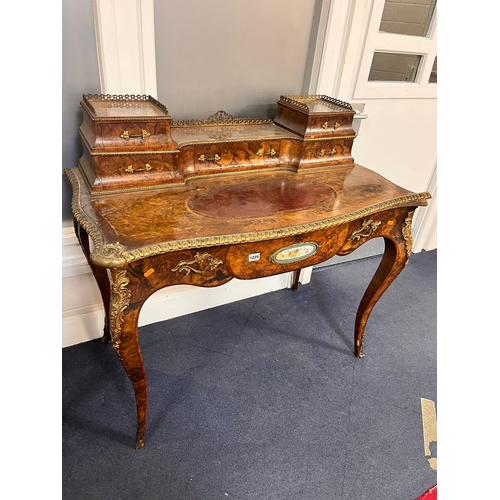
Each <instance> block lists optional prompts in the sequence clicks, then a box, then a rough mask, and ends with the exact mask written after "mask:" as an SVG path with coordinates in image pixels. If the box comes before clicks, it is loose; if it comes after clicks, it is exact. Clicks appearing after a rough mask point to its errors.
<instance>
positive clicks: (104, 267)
mask: <svg viewBox="0 0 500 500" xmlns="http://www.w3.org/2000/svg"><path fill="white" fill-rule="evenodd" d="M107 101H112V104H113V106H118V110H119V111H120V113H121V112H123V107H122V106H123V103H124V102H125V103H127V104H129V103H130V102H132V103H139V110H140V111H139V113H140V114H141V119H142V118H144V116H145V115H147V113H146V112H145V111H144V109H141V106H142V105H143V104H144V103H146V104H147V105H150V104H151V103H152V104H153V105H154V106H155V109H160V111H161V112H162V113H163V114H162V115H161V113H159V114H160V115H161V118H160V119H159V120H158V122H156V123H154V127H156V128H153V130H151V132H148V130H147V128H146V126H145V125H144V123H140V124H139V127H138V129H137V130H133V126H134V125H135V124H136V123H137V121H138V120H137V117H134V119H135V122H133V123H132V121H130V120H131V119H130V118H129V115H130V114H133V113H135V112H136V110H137V109H136V108H132V110H130V109H127V110H126V111H127V118H126V119H124V118H123V116H121V117H120V116H119V117H116V116H114V117H113V118H114V119H115V121H114V122H112V123H111V125H112V126H116V127H117V130H118V132H119V133H117V134H114V132H112V133H110V132H109V131H108V132H106V134H110V135H111V136H113V137H118V136H121V139H122V140H123V141H125V142H126V143H127V144H126V146H127V147H129V146H130V144H131V143H130V142H128V141H131V140H133V139H131V137H132V136H135V137H136V139H135V140H136V144H135V147H130V149H128V150H126V149H125V148H124V147H122V149H120V148H114V149H113V147H114V146H113V144H111V147H110V148H108V151H106V150H105V148H103V151H101V152H99V151H97V149H98V147H97V146H96V144H97V145H98V144H99V140H98V136H99V133H101V132H102V130H104V129H105V125H106V123H105V120H104V119H103V121H102V122H99V111H98V110H96V108H97V106H96V103H99V104H103V103H104V104H108V103H107ZM289 101H291V103H290V102H289ZM87 103H89V106H91V108H89V109H90V111H88V110H87V113H88V116H89V117H90V118H85V119H84V125H83V126H82V128H81V130H80V135H81V137H82V140H83V141H84V146H85V147H86V148H87V153H84V155H83V156H82V159H81V160H80V164H79V166H78V167H75V168H71V169H66V171H65V172H66V174H67V176H68V178H69V179H70V182H71V185H72V188H73V198H72V210H73V214H74V220H75V230H76V234H77V237H78V239H79V241H80V244H81V247H82V249H83V252H84V253H85V255H86V257H87V259H88V262H89V265H90V267H91V269H92V272H93V274H94V276H95V278H96V281H97V283H98V285H99V289H100V291H101V294H102V299H103V303H104V309H105V318H106V319H105V326H104V336H103V340H105V341H107V342H111V344H112V346H113V349H114V350H115V352H116V354H117V355H118V357H119V359H120V361H121V362H122V364H123V367H124V368H125V371H126V373H127V375H128V377H129V378H130V380H131V382H132V386H133V389H134V394H135V398H136V407H137V434H136V448H141V447H142V446H143V445H144V438H145V430H146V414H147V401H148V396H147V382H146V373H145V368H144V364H143V360H142V356H141V350H140V345H139V340H138V319H139V314H140V311H141V307H142V306H143V304H144V302H145V301H146V299H147V298H148V297H149V296H150V295H152V294H153V293H154V292H156V291H158V290H160V289H161V288H163V287H166V286H171V285H177V284H188V285H194V286H203V287H216V286H219V285H222V284H224V283H226V282H228V281H229V280H231V279H232V278H239V279H243V280H250V279H254V278H260V277H264V276H271V275H275V274H279V273H285V272H291V271H293V272H295V277H296V280H295V285H294V288H296V283H297V280H298V274H299V272H300V270H301V269H302V268H304V267H308V266H312V265H315V264H318V263H321V262H324V261H325V260H327V259H330V258H331V257H333V256H334V255H346V254H348V253H350V252H352V251H353V250H355V249H356V248H358V247H359V246H360V245H362V244H363V243H364V242H366V241H368V240H370V239H372V238H378V237H381V238H383V239H384V240H385V251H384V254H383V257H382V260H381V262H380V265H379V267H378V269H377V271H376V273H375V275H374V277H373V279H372V281H371V283H370V284H369V286H368V288H367V290H366V292H365V294H364V296H363V298H362V300H361V303H360V305H359V309H358V312H357V316H356V320H355V326H354V353H355V355H356V356H358V357H362V356H363V332H364V329H365V325H366V322H367V319H368V316H369V315H370V313H371V311H372V309H373V307H374V305H375V303H376V302H377V301H378V299H379V298H380V296H381V295H382V293H383V292H384V291H385V290H386V289H387V287H388V286H389V285H390V284H391V283H392V281H393V280H394V279H395V278H396V276H397V275H398V274H399V273H400V272H401V271H402V269H403V268H404V266H405V265H406V264H407V263H408V259H409V258H410V254H411V248H412V236H411V221H412V216H413V213H414V211H415V209H416V208H417V207H418V206H421V205H426V204H427V199H428V198H430V196H429V194H428V193H426V192H424V193H413V192H410V191H407V190H406V189H403V188H401V187H398V186H396V185H394V184H393V183H391V182H390V181H388V180H387V179H385V178H383V177H381V176H380V175H378V174H377V173H375V172H373V171H371V170H369V169H367V168H364V167H362V166H360V165H357V164H355V163H354V161H353V159H352V156H351V155H350V146H351V145H352V139H353V138H354V132H353V131H352V128H351V124H352V115H353V114H354V112H352V108H350V106H349V105H348V104H347V103H342V102H341V101H337V100H335V99H332V98H328V97H326V96H292V97H289V96H282V98H281V101H280V103H282V106H281V108H282V109H279V112H278V117H277V118H276V120H274V122H271V121H270V120H253V119H252V120H244V119H233V118H232V117H229V116H228V115H227V114H225V113H222V114H221V113H219V114H218V115H217V116H215V118H214V116H212V117H210V118H209V119H208V120H191V121H182V122H173V124H172V123H170V122H169V120H170V117H169V116H168V113H167V111H166V108H164V107H162V106H161V105H160V107H159V108H158V106H159V103H157V101H154V100H152V98H150V97H149V96H146V97H145V96H139V97H138V96H125V97H122V96H102V95H101V96H84V102H83V103H82V106H84V110H85V105H86V104H87ZM280 103H279V104H280ZM321 106H324V108H325V109H318V108H321ZM325 110H326V113H327V114H326V116H325V114H324V113H323V114H322V115H321V113H320V112H325ZM108 112H109V109H108V108H107V111H106V113H108ZM287 113H288V115H287ZM294 113H295V115H294ZM115 114H116V110H115ZM318 115H320V116H319V117H318ZM290 116H291V117H290ZM294 116H295V118H296V120H295V125H294ZM346 116H347V119H346ZM101 117H102V113H101ZM146 118H148V119H149V115H148V116H146ZM301 119H302V120H303V123H304V125H303V126H302V125H301V126H302V129H299V127H298V126H296V123H298V122H300V120H301ZM85 120H87V129H86V128H85ZM124 120H125V121H126V126H127V129H125V130H123V128H124V127H123V122H124ZM127 120H129V121H127ZM314 120H316V122H317V127H318V128H321V129H322V130H319V133H318V134H316V133H315V132H314V123H313V122H314ZM165 122H167V133H166V134H164V135H165V136H167V140H166V141H165V144H163V145H161V144H160V146H159V147H158V148H157V149H154V148H152V147H151V144H149V145H148V144H144V143H145V142H146V140H147V138H149V137H148V136H146V134H149V135H150V136H155V135H156V140H158V138H159V137H160V136H161V135H162V133H161V131H159V127H161V126H163V125H165ZM329 122H330V123H332V126H331V130H327V129H328V127H329ZM311 123H312V126H311ZM325 123H326V126H325ZM95 124H98V125H101V132H100V131H99V127H98V126H95ZM107 125H109V123H108V124H107ZM146 125H147V124H146ZM335 125H338V126H335ZM94 126H95V128H94V129H92V127H94ZM141 127H143V128H142V129H141ZM342 128H343V129H344V130H343V131H342V130H341V131H340V133H338V134H337V135H335V134H336V132H337V130H338V129H342ZM91 129H92V130H91ZM325 130H327V133H326V134H325V135H324V136H322V135H321V134H322V133H323V132H324V131H325ZM311 131H312V132H311ZM125 132H126V133H125ZM134 132H137V133H134ZM163 132H164V131H163ZM145 136H146V137H145ZM106 137H108V135H106ZM105 142H106V141H105V140H104V139H103V136H101V144H104V143H105ZM160 142H161V138H160ZM108 146H109V143H108ZM141 147H142V149H141ZM308 148H309V149H308ZM311 151H312V153H311ZM325 151H326V154H325ZM89 152H90V153H89ZM325 156H326V158H325ZM95 157H98V158H95ZM106 161H107V162H108V163H106ZM99 162H101V164H99ZM129 162H130V164H129ZM141 162H142V163H141ZM134 174H136V175H134ZM155 174H157V176H158V177H155ZM131 179H132V180H133V181H134V182H135V184H134V182H132V181H131ZM120 183H121V184H120ZM127 183H128V184H127ZM108 186H111V187H108Z"/></svg>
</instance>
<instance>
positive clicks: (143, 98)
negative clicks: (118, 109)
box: [82, 94, 171, 121]
mask: <svg viewBox="0 0 500 500" xmlns="http://www.w3.org/2000/svg"><path fill="white" fill-rule="evenodd" d="M90 101H101V102H106V101H108V102H116V101H128V102H150V103H151V104H153V106H155V107H157V108H158V109H159V110H160V111H163V113H165V115H166V116H162V117H154V116H153V117H150V116H144V117H140V118H143V119H147V120H148V121H149V119H150V118H153V120H154V119H155V118H156V119H160V120H164V119H165V118H171V117H170V116H169V112H168V109H167V107H166V106H165V104H163V103H162V102H160V101H158V100H157V99H155V98H154V97H152V96H151V95H148V94H83V96H82V103H84V104H86V106H87V108H89V109H90V110H91V111H92V114H93V115H95V114H96V113H95V109H94V106H92V103H91V102H90ZM95 119H96V121H122V118H121V117H109V118H98V117H95ZM133 120H135V118H134V117H124V118H123V121H133Z"/></svg>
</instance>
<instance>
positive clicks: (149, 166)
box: [125, 163, 153, 174]
mask: <svg viewBox="0 0 500 500" xmlns="http://www.w3.org/2000/svg"><path fill="white" fill-rule="evenodd" d="M150 170H153V167H152V166H151V165H150V164H149V163H146V165H145V167H144V168H135V169H134V167H132V165H129V166H128V167H127V168H126V169H125V172H127V173H128V174H134V173H135V172H144V171H146V172H149V171H150Z"/></svg>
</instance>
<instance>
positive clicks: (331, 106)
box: [274, 95, 355, 139]
mask: <svg viewBox="0 0 500 500" xmlns="http://www.w3.org/2000/svg"><path fill="white" fill-rule="evenodd" d="M354 115H355V111H354V110H353V109H352V106H351V105H350V104H348V103H346V102H343V101H339V100H338V99H333V98H331V97H328V96H323V95H303V96H281V98H280V100H279V102H278V114H277V116H276V118H275V120H274V122H275V123H276V124H277V125H280V126H282V127H284V128H286V129H288V130H291V131H293V132H296V133H298V134H300V135H301V136H303V137H304V138H305V139H318V138H319V139H321V138H325V137H335V136H345V135H354V129H353V128H352V121H353V118H354Z"/></svg>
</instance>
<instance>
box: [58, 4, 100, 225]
mask: <svg viewBox="0 0 500 500" xmlns="http://www.w3.org/2000/svg"><path fill="white" fill-rule="evenodd" d="M100 92H101V84H100V81H99V67H98V62H97V51H96V40H95V30H94V13H93V10H92V0H63V2H62V168H63V170H64V169H65V168H67V167H76V166H77V165H78V160H79V159H80V156H81V155H82V149H81V145H80V139H79V137H78V128H79V126H80V123H81V121H82V114H81V111H80V101H81V100H82V94H89V93H100ZM72 220H73V216H72V215H71V185H70V183H69V181H68V180H67V178H66V176H65V175H64V173H62V221H63V225H69V224H71V223H72Z"/></svg>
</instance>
